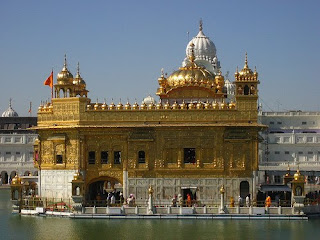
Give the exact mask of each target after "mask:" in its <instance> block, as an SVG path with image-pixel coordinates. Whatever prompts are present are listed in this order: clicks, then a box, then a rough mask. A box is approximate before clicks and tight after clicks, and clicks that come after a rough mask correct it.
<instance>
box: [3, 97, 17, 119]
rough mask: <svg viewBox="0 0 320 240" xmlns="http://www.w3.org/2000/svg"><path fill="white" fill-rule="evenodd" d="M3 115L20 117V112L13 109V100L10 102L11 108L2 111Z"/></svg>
mask: <svg viewBox="0 0 320 240" xmlns="http://www.w3.org/2000/svg"><path fill="white" fill-rule="evenodd" d="M2 117H19V115H18V113H17V112H16V111H15V110H13V108H12V106H11V100H10V103H9V108H8V109H7V110H6V111H4V112H3V113H2Z"/></svg>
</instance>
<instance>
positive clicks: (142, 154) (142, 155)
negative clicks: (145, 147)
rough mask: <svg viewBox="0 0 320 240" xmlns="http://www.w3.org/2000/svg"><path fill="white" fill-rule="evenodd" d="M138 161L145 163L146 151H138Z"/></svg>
mask: <svg viewBox="0 0 320 240" xmlns="http://www.w3.org/2000/svg"><path fill="white" fill-rule="evenodd" d="M138 163H146V153H145V152H144V151H139V152H138Z"/></svg>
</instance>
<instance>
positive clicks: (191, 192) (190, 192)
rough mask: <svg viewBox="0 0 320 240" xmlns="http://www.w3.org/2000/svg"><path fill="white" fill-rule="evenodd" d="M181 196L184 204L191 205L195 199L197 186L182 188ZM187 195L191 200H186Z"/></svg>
mask: <svg viewBox="0 0 320 240" xmlns="http://www.w3.org/2000/svg"><path fill="white" fill-rule="evenodd" d="M181 190H182V197H183V201H184V203H185V205H186V206H187V207H188V206H189V207H191V206H192V205H193V204H194V203H195V202H196V200H197V188H196V187H188V188H187V187H186V188H184V187H183V188H182V189H181ZM188 196H190V197H189V198H190V199H191V202H188Z"/></svg>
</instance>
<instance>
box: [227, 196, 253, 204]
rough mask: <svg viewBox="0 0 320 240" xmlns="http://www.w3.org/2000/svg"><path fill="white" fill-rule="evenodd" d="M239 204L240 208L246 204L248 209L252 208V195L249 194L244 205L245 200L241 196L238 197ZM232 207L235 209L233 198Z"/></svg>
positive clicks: (231, 200)
mask: <svg viewBox="0 0 320 240" xmlns="http://www.w3.org/2000/svg"><path fill="white" fill-rule="evenodd" d="M238 204H239V207H243V206H244V204H245V206H246V207H250V206H251V199H250V194H248V195H247V196H246V198H245V203H244V200H243V198H242V197H241V196H239V197H238ZM230 206H231V207H234V199H233V197H231V199H230Z"/></svg>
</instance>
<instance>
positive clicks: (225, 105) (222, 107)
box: [220, 101, 227, 109]
mask: <svg viewBox="0 0 320 240" xmlns="http://www.w3.org/2000/svg"><path fill="white" fill-rule="evenodd" d="M220 107H221V109H226V108H227V104H225V102H224V101H222V103H221V104H220Z"/></svg>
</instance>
